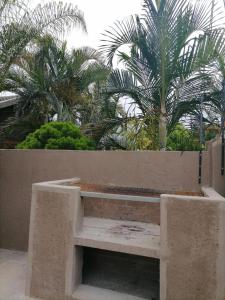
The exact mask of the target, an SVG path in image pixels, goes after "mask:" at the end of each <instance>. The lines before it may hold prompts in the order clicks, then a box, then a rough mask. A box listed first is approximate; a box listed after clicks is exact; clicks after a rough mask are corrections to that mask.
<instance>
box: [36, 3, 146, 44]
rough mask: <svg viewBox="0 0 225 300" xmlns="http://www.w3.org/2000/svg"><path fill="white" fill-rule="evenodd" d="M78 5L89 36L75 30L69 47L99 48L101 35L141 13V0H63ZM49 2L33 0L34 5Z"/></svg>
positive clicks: (70, 35) (71, 34) (68, 37)
mask: <svg viewBox="0 0 225 300" xmlns="http://www.w3.org/2000/svg"><path fill="white" fill-rule="evenodd" d="M62 1H63V2H70V3H73V4H74V5H77V6H78V8H79V9H80V10H82V11H83V13H84V17H85V20H86V23H87V29H88V35H84V34H82V33H81V32H79V31H77V30H73V31H72V32H71V33H70V34H69V35H68V36H67V37H66V39H67V41H68V46H69V47H81V46H91V47H93V48H97V46H98V45H99V41H100V39H101V33H102V32H104V30H105V29H107V27H108V26H110V25H113V23H114V22H115V21H117V20H121V19H123V18H125V17H127V16H129V15H131V14H136V13H138V14H139V13H140V12H141V4H142V1H141V0H67V1H66V0H62ZM46 2H49V1H47V0H32V5H33V6H35V5H36V4H38V3H42V4H44V3H46Z"/></svg>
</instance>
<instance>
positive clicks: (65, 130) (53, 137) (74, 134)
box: [16, 122, 95, 150]
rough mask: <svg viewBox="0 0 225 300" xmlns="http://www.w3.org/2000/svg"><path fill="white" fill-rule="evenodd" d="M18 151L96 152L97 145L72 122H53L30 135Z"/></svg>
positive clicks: (18, 146)
mask: <svg viewBox="0 0 225 300" xmlns="http://www.w3.org/2000/svg"><path fill="white" fill-rule="evenodd" d="M16 148H17V149H67V150H94V149H95V144H94V141H92V140H91V139H90V138H88V137H86V136H84V135H82V134H81V132H80V129H79V128H78V127H77V126H75V125H74V124H73V123H71V122H51V123H48V124H45V125H43V126H41V128H39V129H38V130H36V131H35V132H33V133H31V134H29V135H28V136H27V137H26V139H25V140H24V141H23V142H22V143H20V144H18V145H17V146H16Z"/></svg>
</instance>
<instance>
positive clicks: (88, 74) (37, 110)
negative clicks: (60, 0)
mask: <svg viewBox="0 0 225 300" xmlns="http://www.w3.org/2000/svg"><path fill="white" fill-rule="evenodd" d="M36 47H37V49H36V52H35V53H34V54H33V53H32V52H29V51H27V52H26V54H25V55H24V56H23V57H21V58H20V59H19V60H18V61H17V68H13V69H11V70H10V72H9V74H8V78H7V80H6V81H5V88H6V89H7V90H9V91H11V92H14V93H16V94H17V95H19V96H20V98H21V101H20V102H19V105H18V114H19V115H20V116H24V115H27V114H29V115H31V114H33V115H37V114H39V115H40V116H42V119H43V122H45V121H48V120H51V119H52V117H53V116H54V115H55V114H57V119H58V120H60V121H68V120H71V121H74V120H76V119H77V110H76V109H77V107H78V106H79V105H81V104H83V103H85V102H86V101H87V99H88V98H90V97H91V93H90V91H89V87H90V85H91V84H93V83H95V82H99V81H101V80H105V78H106V76H107V74H108V68H106V67H105V66H104V65H103V63H102V62H101V59H100V56H99V55H98V53H97V52H96V51H95V50H94V49H92V48H88V47H86V48H81V49H76V50H75V49H74V50H73V51H72V53H69V51H68V50H67V46H66V43H62V44H61V45H59V43H58V44H57V43H56V41H55V40H54V39H53V38H52V37H50V36H45V37H44V38H43V39H40V40H39V41H37V43H36Z"/></svg>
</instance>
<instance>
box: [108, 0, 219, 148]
mask: <svg viewBox="0 0 225 300" xmlns="http://www.w3.org/2000/svg"><path fill="white" fill-rule="evenodd" d="M219 18H220V10H219V8H218V7H215V6H213V7H212V6H210V5H208V2H207V1H202V0H200V1H195V4H193V1H187V0H159V1H157V2H155V1H153V0H144V4H143V15H142V16H141V17H139V16H137V15H135V16H132V17H130V18H128V19H126V20H123V21H121V22H119V21H118V22H116V23H115V25H114V27H111V28H110V29H109V30H107V31H106V32H105V34H104V35H105V39H104V41H103V42H104V44H103V45H102V51H103V52H104V53H106V55H107V59H108V63H109V64H112V63H113V59H114V57H115V55H117V54H118V56H119V59H120V61H121V62H123V64H124V66H125V68H126V70H122V71H119V70H116V71H115V72H114V73H113V74H112V76H111V78H110V81H109V87H108V92H109V93H110V94H112V93H116V94H118V93H119V94H122V95H124V94H127V95H130V96H131V97H132V98H133V99H134V101H135V102H136V103H137V104H138V105H139V107H140V109H141V110H142V112H143V115H145V113H146V111H147V112H148V114H149V113H151V114H152V115H154V116H155V117H156V118H158V133H159V141H160V148H161V149H165V147H166V136H167V130H168V131H169V132H170V131H172V130H173V128H174V126H175V125H176V124H177V123H178V122H179V120H180V119H181V118H182V117H183V116H186V115H187V114H189V113H191V112H193V111H195V110H196V107H197V106H198V104H199V102H200V98H201V96H202V94H203V93H204V92H206V89H207V91H209V90H210V87H211V85H212V82H211V78H210V76H208V74H207V72H204V71H205V67H206V66H207V65H209V64H210V63H212V62H213V61H214V60H215V59H216V58H217V57H218V54H219V53H220V52H221V49H223V48H224V37H223V34H224V29H220V28H217V25H218V23H219V20H218V19H219ZM124 45H128V46H129V47H130V53H125V52H123V51H122V50H121V46H124Z"/></svg>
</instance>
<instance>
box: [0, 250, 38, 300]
mask: <svg viewBox="0 0 225 300" xmlns="http://www.w3.org/2000/svg"><path fill="white" fill-rule="evenodd" d="M26 264H27V253H25V252H19V251H10V250H4V249H0V300H35V299H34V298H30V297H26V296H25V276H26V275H25V274H26Z"/></svg>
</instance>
